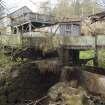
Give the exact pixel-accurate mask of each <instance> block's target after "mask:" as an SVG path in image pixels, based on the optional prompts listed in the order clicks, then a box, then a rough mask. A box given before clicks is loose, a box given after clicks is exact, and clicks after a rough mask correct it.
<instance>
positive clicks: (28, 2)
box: [3, 0, 56, 12]
mask: <svg viewBox="0 0 105 105" xmlns="http://www.w3.org/2000/svg"><path fill="white" fill-rule="evenodd" d="M3 1H4V2H5V3H6V5H7V7H8V8H9V11H10V12H11V11H14V10H16V9H18V8H21V7H22V6H28V7H29V8H30V9H31V10H32V11H33V12H37V11H38V10H39V5H40V3H42V2H46V1H47V0H3ZM55 1H56V0H51V4H52V5H53V4H54V3H55Z"/></svg>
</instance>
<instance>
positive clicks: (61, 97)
mask: <svg viewBox="0 0 105 105" xmlns="http://www.w3.org/2000/svg"><path fill="white" fill-rule="evenodd" d="M48 95H49V97H50V100H49V103H50V104H49V105H87V104H86V103H87V102H86V101H84V100H85V98H86V92H85V91H84V90H83V89H82V88H78V89H77V88H72V87H71V86H70V84H69V83H64V82H61V83H58V84H56V85H55V86H53V87H52V88H50V89H49V93H48ZM84 102H86V103H85V104H84ZM57 103H58V104H57Z"/></svg>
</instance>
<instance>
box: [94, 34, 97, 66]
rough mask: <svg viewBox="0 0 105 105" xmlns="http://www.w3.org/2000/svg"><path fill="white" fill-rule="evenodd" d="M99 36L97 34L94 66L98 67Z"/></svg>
mask: <svg viewBox="0 0 105 105" xmlns="http://www.w3.org/2000/svg"><path fill="white" fill-rule="evenodd" d="M97 37H98V36H97V35H96V34H95V58H94V66H96V67H97V66H98V48H97V39H98V38H97Z"/></svg>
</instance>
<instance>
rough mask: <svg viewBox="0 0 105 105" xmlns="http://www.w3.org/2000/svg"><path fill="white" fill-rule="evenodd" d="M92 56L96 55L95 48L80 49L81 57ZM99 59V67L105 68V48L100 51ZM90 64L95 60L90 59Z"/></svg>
mask: <svg viewBox="0 0 105 105" xmlns="http://www.w3.org/2000/svg"><path fill="white" fill-rule="evenodd" d="M92 57H94V51H93V50H88V51H80V59H88V58H92ZM98 61H99V67H103V68H105V50H100V51H98ZM88 65H93V62H92V61H89V62H88Z"/></svg>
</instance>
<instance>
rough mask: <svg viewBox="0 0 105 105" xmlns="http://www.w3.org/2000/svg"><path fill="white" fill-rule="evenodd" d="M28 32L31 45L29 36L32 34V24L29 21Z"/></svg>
mask: <svg viewBox="0 0 105 105" xmlns="http://www.w3.org/2000/svg"><path fill="white" fill-rule="evenodd" d="M29 33H30V42H29V43H30V46H31V36H32V24H31V22H29Z"/></svg>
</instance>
